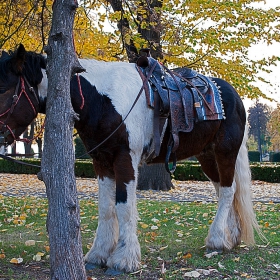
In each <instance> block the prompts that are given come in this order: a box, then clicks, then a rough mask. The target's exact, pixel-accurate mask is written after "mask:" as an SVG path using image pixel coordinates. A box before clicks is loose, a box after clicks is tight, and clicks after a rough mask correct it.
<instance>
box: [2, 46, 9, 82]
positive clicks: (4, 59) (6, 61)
mask: <svg viewBox="0 0 280 280" xmlns="http://www.w3.org/2000/svg"><path fill="white" fill-rule="evenodd" d="M10 60H11V55H9V54H8V53H6V52H4V51H3V52H2V55H1V57H0V79H1V81H3V82H4V81H5V80H7V77H8V75H7V74H8V72H7V67H8V64H9V62H10Z"/></svg>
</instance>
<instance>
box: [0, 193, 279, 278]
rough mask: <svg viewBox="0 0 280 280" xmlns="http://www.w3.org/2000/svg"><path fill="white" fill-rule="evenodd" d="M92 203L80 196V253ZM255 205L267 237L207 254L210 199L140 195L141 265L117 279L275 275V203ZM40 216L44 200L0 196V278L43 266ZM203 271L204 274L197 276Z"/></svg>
mask: <svg viewBox="0 0 280 280" xmlns="http://www.w3.org/2000/svg"><path fill="white" fill-rule="evenodd" d="M97 207H98V205H97V202H95V201H91V200H83V201H81V231H82V239H83V250H84V252H85V253H86V252H87V251H88V249H89V248H90V247H91V244H92V241H93V235H94V231H95V229H96V227H97V220H98V213H97ZM255 209H256V213H257V217H258V221H259V223H260V225H261V227H262V230H263V232H264V234H265V236H266V237H267V239H268V241H269V242H268V243H267V244H264V243H263V242H262V241H261V240H260V239H259V238H257V244H258V246H255V247H252V248H251V247H247V246H245V245H243V244H242V245H241V246H240V247H239V248H236V249H234V250H233V251H231V252H226V253H224V254H222V255H217V256H213V257H211V258H209V259H208V258H206V257H205V248H204V239H205V237H206V236H207V232H208V229H209V225H210V224H211V222H212V220H213V218H214V215H215V212H216V205H215V204H213V203H195V202H193V203H176V202H155V201H148V200H140V201H139V202H138V211H139V216H140V218H141V220H140V221H139V225H138V236H139V241H140V244H141V250H142V270H141V271H139V272H138V273H136V274H132V275H126V276H121V277H118V278H117V279H159V278H162V279H186V276H184V275H186V273H188V272H191V271H194V270H196V269H200V270H198V272H199V273H200V274H201V277H200V279H203V278H204V279H221V278H230V279H279V276H280V269H279V267H280V234H279V232H280V204H272V203H268V204H263V203H257V204H255ZM46 216H47V200H46V199H38V198H15V197H3V196H2V197H0V276H1V275H3V276H5V277H6V278H4V279H21V280H24V279H40V278H36V277H35V278H28V276H26V274H22V276H20V277H19V276H17V277H15V278H13V277H14V275H13V274H14V273H15V272H14V267H17V268H21V272H22V271H23V270H24V269H23V267H27V266H31V265H32V266H33V267H38V268H40V269H41V270H44V269H48V257H49V244H48V237H47V233H46V228H45V222H46ZM27 240H35V245H31V246H27V245H26V244H25V242H26V241H27ZM38 253H39V254H38ZM38 255H40V257H41V259H40V257H38ZM13 258H15V259H17V258H22V259H23V262H22V263H21V264H19V265H16V264H10V261H11V259H13ZM39 259H40V260H39ZM203 273H204V274H207V273H210V275H204V276H202V275H203ZM0 278H1V277H0ZM46 279H47V278H46ZM98 279H112V278H102V277H100V278H98Z"/></svg>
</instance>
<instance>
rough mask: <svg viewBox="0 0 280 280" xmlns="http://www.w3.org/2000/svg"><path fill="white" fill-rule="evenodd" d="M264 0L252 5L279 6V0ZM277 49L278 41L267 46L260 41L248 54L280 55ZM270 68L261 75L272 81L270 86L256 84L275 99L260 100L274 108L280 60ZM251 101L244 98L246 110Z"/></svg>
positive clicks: (278, 96)
mask: <svg viewBox="0 0 280 280" xmlns="http://www.w3.org/2000/svg"><path fill="white" fill-rule="evenodd" d="M265 2H266V3H265V4H264V3H263V2H262V3H258V4H255V5H254V6H256V7H260V8H263V9H269V8H276V7H277V6H280V0H266V1H265ZM279 50H280V43H277V42H274V43H273V44H272V45H269V46H267V45H266V44H263V43H261V42H260V43H259V44H257V45H256V46H254V47H252V48H251V49H250V51H249V54H250V57H251V58H257V59H261V58H264V57H268V56H270V55H276V56H277V55H278V56H280V51H279ZM270 69H271V71H272V72H271V73H270V74H267V73H262V76H263V77H264V78H266V79H268V80H269V81H270V82H271V83H272V86H268V85H266V84H263V83H259V84H257V86H259V88H260V89H261V91H262V92H264V93H265V94H267V96H269V97H271V98H273V99H275V101H273V102H270V101H267V100H263V99H260V102H262V103H265V104H267V105H268V106H271V107H273V108H276V106H277V102H278V103H280V61H278V63H277V66H271V68H270ZM253 103H254V101H251V100H248V99H245V100H244V105H245V107H246V109H247V110H248V108H249V107H250V106H252V104H253Z"/></svg>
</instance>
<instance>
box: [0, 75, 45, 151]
mask: <svg viewBox="0 0 280 280" xmlns="http://www.w3.org/2000/svg"><path fill="white" fill-rule="evenodd" d="M25 83H26V85H27V86H28V89H29V91H30V92H31V93H32V94H33V95H34V96H35V99H36V101H37V102H38V104H40V103H39V98H38V96H37V94H36V92H35V90H34V88H33V87H32V86H31V85H30V84H29V82H28V81H27V79H26V78H25V77H24V76H20V77H19V81H18V83H17V86H16V89H15V93H14V95H13V100H12V104H11V107H10V108H9V109H7V110H6V111H5V112H4V113H2V114H0V117H2V116H5V115H7V117H6V119H5V121H4V122H2V121H0V124H2V129H1V131H0V146H2V145H5V146H7V145H8V140H7V136H8V135H12V137H13V138H14V141H15V140H23V139H17V138H16V136H15V133H14V131H13V130H12V129H11V128H10V126H9V125H8V121H9V119H10V117H11V115H12V114H13V112H14V109H15V107H16V105H17V104H18V102H19V100H20V98H21V97H22V95H24V96H25V97H26V98H27V100H28V102H29V104H30V106H31V108H32V110H33V112H34V117H36V116H37V113H38V112H37V111H36V109H35V106H34V104H33V103H32V101H31V99H30V97H29V96H28V94H27V92H26V90H25ZM19 88H20V91H19Z"/></svg>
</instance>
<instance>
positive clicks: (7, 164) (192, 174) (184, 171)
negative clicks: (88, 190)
mask: <svg viewBox="0 0 280 280" xmlns="http://www.w3.org/2000/svg"><path fill="white" fill-rule="evenodd" d="M20 161H22V162H25V163H28V164H31V165H32V166H29V165H23V164H19V163H17V162H14V161H8V160H4V159H0V173H16V174H37V173H38V172H39V171H40V167H36V166H40V164H41V162H40V159H20ZM33 165H34V166H33ZM250 167H251V172H252V179H253V180H260V181H265V182H271V183H280V164H276V163H258V162H255V163H251V165H250ZM75 175H76V176H77V177H87V178H95V177H96V175H95V173H94V169H93V165H92V161H91V160H76V162H75ZM174 178H175V179H176V180H180V181H188V180H196V181H207V180H208V179H207V178H206V176H205V175H204V173H203V172H202V169H201V167H200V164H199V163H198V162H194V161H191V162H190V161H185V162H179V163H178V164H177V168H176V171H175V173H174Z"/></svg>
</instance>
